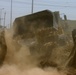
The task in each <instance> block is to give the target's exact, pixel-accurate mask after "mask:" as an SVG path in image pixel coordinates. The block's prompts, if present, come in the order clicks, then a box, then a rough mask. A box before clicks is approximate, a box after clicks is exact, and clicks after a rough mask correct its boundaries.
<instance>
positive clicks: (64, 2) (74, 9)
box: [0, 0, 76, 26]
mask: <svg viewBox="0 0 76 75" xmlns="http://www.w3.org/2000/svg"><path fill="white" fill-rule="evenodd" d="M31 6H32V0H12V23H13V21H14V20H15V18H16V17H20V16H24V15H28V14H31V9H32V7H31ZM2 8H4V9H2ZM10 9H11V0H0V13H1V17H2V18H4V13H5V12H6V16H5V24H6V26H9V25H10V15H11V13H10V11H11V10H10ZM46 9H48V10H50V11H60V16H61V17H62V18H63V15H64V14H66V15H67V18H68V19H70V20H76V0H34V6H33V13H35V12H38V11H42V10H46ZM1 24H2V25H3V24H4V19H2V20H1Z"/></svg>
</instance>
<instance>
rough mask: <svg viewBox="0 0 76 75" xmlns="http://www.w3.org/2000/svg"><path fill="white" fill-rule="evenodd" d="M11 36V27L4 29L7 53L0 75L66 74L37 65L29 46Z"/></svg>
mask: <svg viewBox="0 0 76 75" xmlns="http://www.w3.org/2000/svg"><path fill="white" fill-rule="evenodd" d="M12 36H13V31H12V29H11V30H5V40H6V44H7V55H6V58H5V61H4V63H3V66H1V68H0V75H66V74H65V72H63V71H58V70H57V69H56V68H52V67H47V68H44V69H43V68H40V67H38V63H39V61H38V60H37V59H36V58H35V57H33V56H32V55H31V53H30V49H29V46H28V45H27V44H26V43H23V42H22V40H15V39H13V37H12Z"/></svg>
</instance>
